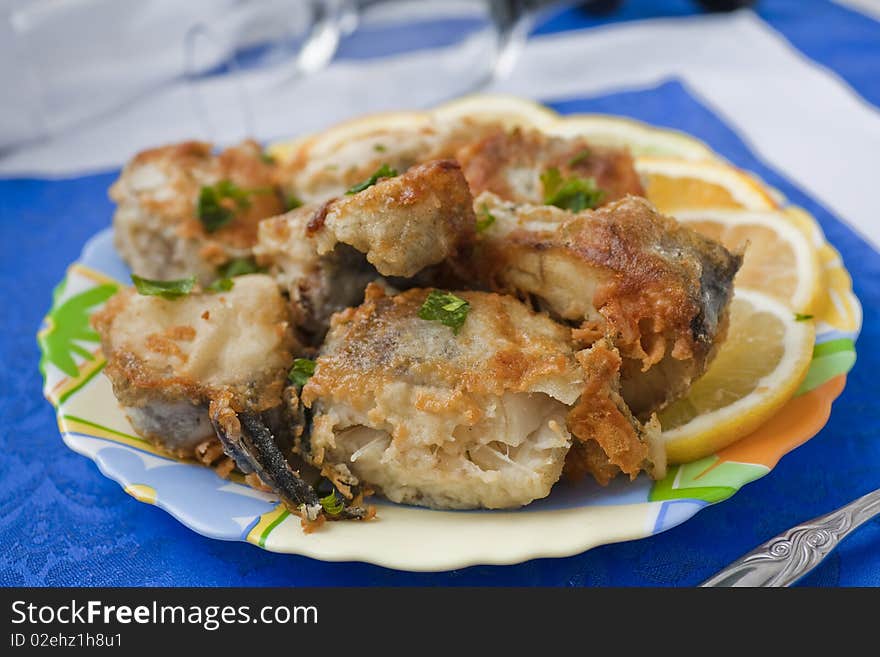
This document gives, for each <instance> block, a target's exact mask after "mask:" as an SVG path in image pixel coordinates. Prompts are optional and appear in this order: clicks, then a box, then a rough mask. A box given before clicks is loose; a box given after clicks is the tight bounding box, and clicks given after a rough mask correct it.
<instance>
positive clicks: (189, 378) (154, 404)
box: [92, 274, 297, 456]
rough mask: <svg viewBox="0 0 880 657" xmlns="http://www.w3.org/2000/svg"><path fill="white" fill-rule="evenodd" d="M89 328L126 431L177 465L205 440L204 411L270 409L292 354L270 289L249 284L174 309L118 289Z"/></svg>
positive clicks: (260, 280) (264, 280)
mask: <svg viewBox="0 0 880 657" xmlns="http://www.w3.org/2000/svg"><path fill="white" fill-rule="evenodd" d="M92 321H93V324H94V327H95V329H96V330H97V331H98V333H99V334H100V335H101V345H102V349H103V352H104V356H105V357H106V358H107V366H106V367H105V368H104V373H105V374H106V376H107V377H108V378H109V379H110V381H111V383H112V384H113V392H114V393H115V395H116V398H117V399H118V400H119V402H120V404H121V405H122V406H123V408H124V409H125V411H126V413H127V414H128V416H129V419H130V420H131V421H132V425H133V426H134V428H135V430H136V431H137V432H138V433H139V434H141V435H143V436H144V437H145V438H148V439H149V440H151V441H153V442H155V443H157V444H158V445H160V446H162V447H164V448H165V449H167V450H168V451H170V452H172V453H176V454H180V455H185V456H191V455H192V451H193V449H195V447H196V445H198V444H199V443H200V442H202V441H203V440H206V439H208V438H212V437H213V436H214V432H213V430H212V429H211V424H210V421H209V419H208V412H207V409H208V403H209V401H211V400H213V399H216V398H219V397H221V396H224V397H228V398H229V399H230V400H231V401H230V404H231V406H232V407H233V408H234V409H235V410H236V411H238V412H241V411H245V410H247V411H250V412H254V413H260V412H263V411H266V410H268V409H270V408H274V407H276V406H278V405H280V404H281V399H282V391H283V389H284V386H285V385H286V377H287V371H288V369H289V368H290V364H291V362H292V360H293V355H294V351H295V350H296V349H297V344H296V342H295V340H294V338H293V335H292V332H291V330H290V327H289V324H288V317H287V308H286V304H285V302H284V299H283V298H282V296H281V294H280V293H279V292H278V287H277V285H276V284H275V282H274V281H273V280H272V279H271V278H269V277H268V276H263V275H259V274H254V275H249V276H240V277H237V278H236V279H235V284H234V287H233V288H232V289H231V290H230V291H228V292H222V293H193V294H191V295H189V296H187V297H183V298H180V299H175V300H168V299H163V298H161V297H158V296H143V295H140V294H138V293H137V292H136V291H135V290H134V289H133V288H129V289H125V290H122V291H121V292H119V293H117V294H116V295H115V296H114V297H113V298H111V299H110V301H108V302H107V305H106V306H105V307H104V308H103V309H102V310H101V311H100V312H99V313H97V314H96V315H95V316H94V317H93V320H92Z"/></svg>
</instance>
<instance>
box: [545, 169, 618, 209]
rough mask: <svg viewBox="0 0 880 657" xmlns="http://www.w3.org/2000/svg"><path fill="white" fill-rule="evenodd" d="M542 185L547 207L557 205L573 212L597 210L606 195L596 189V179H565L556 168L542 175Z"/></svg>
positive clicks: (574, 177)
mask: <svg viewBox="0 0 880 657" xmlns="http://www.w3.org/2000/svg"><path fill="white" fill-rule="evenodd" d="M541 183H542V184H543V185H544V203H545V205H555V206H556V207H557V208H562V209H563V210H571V211H572V212H580V211H581V210H585V209H587V208H595V207H596V206H597V205H598V204H599V201H601V200H602V197H603V196H604V195H605V193H604V192H603V191H602V190H601V189H599V188H598V187H596V180H595V179H594V178H578V177H577V176H572V177H571V178H563V177H562V174H561V173H559V169H557V168H555V167H553V168H550V169H547V170H546V171H545V172H544V173H542V174H541Z"/></svg>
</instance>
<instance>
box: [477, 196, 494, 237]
mask: <svg viewBox="0 0 880 657" xmlns="http://www.w3.org/2000/svg"><path fill="white" fill-rule="evenodd" d="M480 214H481V215H482V217H481V218H480V219H477V224H476V229H477V232H478V233H482V232H483V231H484V230H486V229H487V228H489V226H491V225H492V224H494V223H495V215H494V214H492V213H491V212H489V206H488V205H486V204H485V203H483V206H482V207H481V208H480Z"/></svg>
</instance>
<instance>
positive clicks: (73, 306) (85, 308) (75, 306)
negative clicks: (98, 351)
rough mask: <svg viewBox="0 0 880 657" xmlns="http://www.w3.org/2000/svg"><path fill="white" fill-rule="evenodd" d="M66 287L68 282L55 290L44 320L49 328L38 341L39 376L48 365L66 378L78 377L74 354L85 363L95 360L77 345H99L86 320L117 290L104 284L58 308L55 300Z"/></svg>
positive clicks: (70, 299)
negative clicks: (83, 343)
mask: <svg viewBox="0 0 880 657" xmlns="http://www.w3.org/2000/svg"><path fill="white" fill-rule="evenodd" d="M66 285H67V279H65V280H63V281H62V282H61V283H60V284H59V285H58V287H56V288H55V291H54V293H53V295H52V310H50V311H49V315H48V316H47V318H46V320H47V321H48V323H49V326H48V328H47V329H46V330H45V331H42V332H41V333H40V335H39V336H38V337H37V341H38V342H39V343H40V350H41V351H42V357H41V358H40V372H41V373H42V374H43V376H44V377H45V376H46V363H51V364H52V365H54V366H55V367H57V368H58V369H59V370H61V371H62V372H64V373H65V374H66V375H67V376H77V375H78V374H79V368H78V367H77V365H76V361H75V360H74V358H73V356H74V354H77V355H79V356H82V357H83V358H85V359H86V360H94V356H92V354H91V352H89V351H88V350H86V349H83V348H82V347H81V346H79V345H78V344H77V342H95V343H97V342H100V341H101V338H100V336H99V335H98V334H97V333H96V332H95V331H94V330H93V329H92V327H91V326H90V325H89V317H90V316H91V313H92V310H93V309H94V308H95V306H98V305H100V304H102V303H104V302H105V301H107V299H109V298H110V297H112V296H113V295H114V294H115V293H116V290H117V289H119V286H118V285H114V284H112V283H106V284H104V285H98V286H96V287H93V288H89V289H88V290H85V291H84V292H80V293H79V294H75V295H74V296H72V297H70V298H69V299H67V300H66V301H64V302H63V303H60V304H59V302H58V300H59V299H60V298H61V296H62V295H63V294H64V288H65V286H66Z"/></svg>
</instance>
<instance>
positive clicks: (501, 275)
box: [468, 193, 741, 418]
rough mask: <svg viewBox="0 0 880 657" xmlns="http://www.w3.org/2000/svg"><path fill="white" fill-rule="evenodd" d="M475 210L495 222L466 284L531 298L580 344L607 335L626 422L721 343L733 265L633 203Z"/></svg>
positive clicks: (697, 369) (712, 245)
mask: <svg viewBox="0 0 880 657" xmlns="http://www.w3.org/2000/svg"><path fill="white" fill-rule="evenodd" d="M476 206H477V207H484V208H485V210H486V211H487V212H490V213H491V214H492V216H493V217H494V218H495V222H494V224H493V225H492V226H491V227H490V228H489V229H488V230H486V231H485V233H484V234H483V235H482V236H481V239H480V240H479V242H478V243H477V245H476V246H475V248H474V250H473V252H472V253H471V254H470V255H469V257H468V260H469V262H470V264H471V268H472V272H473V275H474V276H475V278H476V279H477V280H480V281H482V282H484V283H486V284H488V285H489V286H490V287H491V288H492V289H495V290H498V291H503V292H512V293H516V294H519V295H521V296H522V295H524V296H529V297H532V298H534V299H535V300H536V301H537V302H538V304H539V305H540V306H541V307H545V308H547V309H548V310H550V311H551V312H552V313H553V314H554V315H556V316H557V317H559V318H561V319H564V320H567V321H569V322H572V323H573V324H575V325H576V326H578V331H576V332H575V337H576V338H578V339H579V340H581V341H582V342H583V343H584V344H591V343H592V342H593V341H594V340H595V339H597V338H598V337H600V336H603V335H608V336H609V337H610V338H611V340H612V342H613V343H614V345H615V347H617V348H618V349H619V350H620V353H621V355H622V356H623V357H624V363H623V365H622V374H623V383H622V389H623V396H624V399H626V401H627V403H628V404H629V406H630V408H632V410H633V412H634V413H636V414H637V415H639V416H640V417H644V418H646V417H648V416H649V415H650V413H651V412H652V411H654V410H656V409H658V408H660V407H662V406H663V405H664V404H666V403H668V402H669V401H671V400H672V399H675V398H677V397H678V396H680V395H681V394H683V393H684V392H685V391H686V390H687V388H688V386H689V385H690V383H691V381H692V380H693V379H695V378H696V377H698V376H699V375H700V374H702V373H703V371H705V368H706V366H707V365H708V362H709V360H710V359H711V357H712V355H713V354H714V350H715V349H716V346H717V345H718V344H719V343H720V342H721V341H722V340H723V338H724V335H725V331H726V324H727V308H728V304H729V301H730V298H731V295H732V291H733V277H734V275H735V274H736V271H737V270H738V268H739V265H740V262H741V258H740V257H739V256H735V255H731V254H730V253H729V252H728V251H727V250H726V249H724V247H722V246H721V245H720V244H718V243H716V242H714V241H712V240H709V239H706V238H704V237H702V236H700V235H699V234H697V233H696V232H694V231H692V230H690V229H688V228H686V227H685V226H682V225H679V224H678V223H677V222H676V221H675V220H674V219H672V218H670V217H665V216H663V215H661V214H659V213H658V212H657V211H656V210H655V209H654V208H653V207H652V206H651V204H650V203H649V202H648V201H646V200H644V199H641V198H637V197H626V198H624V199H622V200H620V201H616V202H614V203H611V204H609V205H606V206H604V207H602V208H599V209H598V210H594V211H586V212H582V213H580V214H577V215H572V214H571V213H568V212H566V211H564V210H560V209H558V208H554V207H551V206H532V205H515V204H512V203H505V202H503V201H501V200H500V199H499V198H498V197H497V196H495V195H493V194H491V193H484V194H483V195H481V196H480V197H479V198H478V199H477V201H476ZM652 370H656V371H655V372H653V373H651V375H650V376H645V373H650V372H651V371H652Z"/></svg>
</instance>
